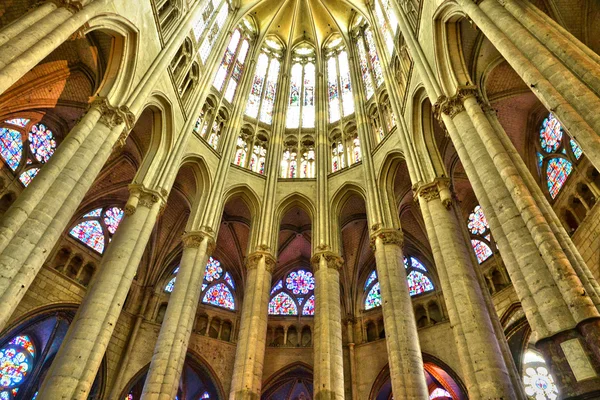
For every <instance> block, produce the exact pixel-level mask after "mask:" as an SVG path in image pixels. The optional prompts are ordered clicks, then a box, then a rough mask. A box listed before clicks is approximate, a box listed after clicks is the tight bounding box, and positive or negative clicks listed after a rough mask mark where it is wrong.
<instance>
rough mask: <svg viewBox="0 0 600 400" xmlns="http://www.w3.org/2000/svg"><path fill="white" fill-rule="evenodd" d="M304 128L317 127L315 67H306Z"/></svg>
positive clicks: (312, 65)
mask: <svg viewBox="0 0 600 400" xmlns="http://www.w3.org/2000/svg"><path fill="white" fill-rule="evenodd" d="M302 126H303V127H304V128H314V127H315V65H314V64H313V63H308V64H306V65H305V66H304V104H303V107H302Z"/></svg>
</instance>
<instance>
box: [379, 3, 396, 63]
mask: <svg viewBox="0 0 600 400" xmlns="http://www.w3.org/2000/svg"><path fill="white" fill-rule="evenodd" d="M375 16H376V17H377V23H378V25H379V29H380V30H381V35H382V36H383V40H385V46H386V48H387V51H388V54H389V55H390V56H391V55H392V53H394V34H393V33H392V32H391V30H390V27H389V25H388V22H387V20H386V18H385V16H384V14H383V10H382V9H381V5H380V4H379V0H375Z"/></svg>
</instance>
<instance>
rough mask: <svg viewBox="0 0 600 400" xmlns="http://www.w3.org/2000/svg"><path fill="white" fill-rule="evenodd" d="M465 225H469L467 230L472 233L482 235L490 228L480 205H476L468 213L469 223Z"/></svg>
mask: <svg viewBox="0 0 600 400" xmlns="http://www.w3.org/2000/svg"><path fill="white" fill-rule="evenodd" d="M467 226H468V227H469V231H470V232H471V233H472V234H474V235H483V234H484V233H485V232H486V231H487V230H488V229H490V225H489V224H488V222H487V219H486V218H485V214H484V213H483V210H482V209H481V206H479V205H478V206H476V207H475V208H474V209H473V212H472V213H471V214H470V215H469V223H468V225H467Z"/></svg>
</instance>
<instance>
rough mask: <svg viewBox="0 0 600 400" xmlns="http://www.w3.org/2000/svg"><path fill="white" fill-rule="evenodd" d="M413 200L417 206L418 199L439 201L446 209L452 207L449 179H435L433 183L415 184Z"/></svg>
mask: <svg viewBox="0 0 600 400" xmlns="http://www.w3.org/2000/svg"><path fill="white" fill-rule="evenodd" d="M413 192H414V198H415V202H416V203H417V205H418V204H419V199H423V200H425V201H426V202H430V201H432V200H435V199H441V201H442V204H443V205H444V207H446V208H450V205H452V194H451V192H450V179H448V178H446V177H441V178H435V179H434V180H433V182H429V183H423V182H417V183H416V184H414V185H413Z"/></svg>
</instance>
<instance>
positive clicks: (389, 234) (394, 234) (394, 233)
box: [371, 225, 404, 251]
mask: <svg viewBox="0 0 600 400" xmlns="http://www.w3.org/2000/svg"><path fill="white" fill-rule="evenodd" d="M373 228H378V229H376V230H375V232H373V233H372V234H371V249H373V251H375V243H376V241H377V239H381V241H382V242H383V244H395V245H397V246H400V247H402V246H404V234H403V233H402V231H401V230H400V229H393V228H379V226H377V225H374V226H373ZM373 228H371V229H373Z"/></svg>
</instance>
